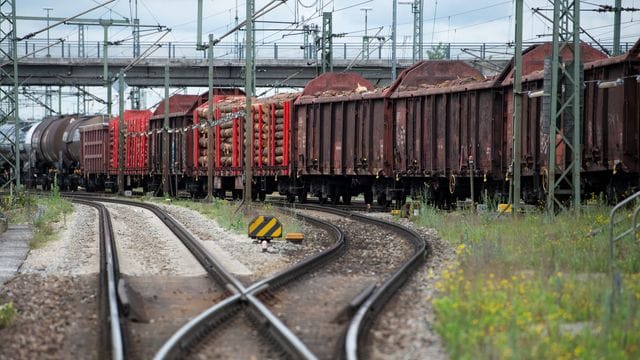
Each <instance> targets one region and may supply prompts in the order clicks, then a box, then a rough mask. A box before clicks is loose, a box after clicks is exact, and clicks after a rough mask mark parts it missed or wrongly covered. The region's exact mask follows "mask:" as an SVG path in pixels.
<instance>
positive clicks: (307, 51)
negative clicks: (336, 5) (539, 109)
mask: <svg viewBox="0 0 640 360" xmlns="http://www.w3.org/2000/svg"><path fill="white" fill-rule="evenodd" d="M47 44H49V45H47ZM533 44H534V43H525V44H524V47H525V48H526V47H527V46H530V45H533ZM152 45H153V44H152V43H146V42H145V43H141V44H140V49H141V52H144V51H145V50H146V49H148V48H149V47H150V46H152ZM603 45H604V46H605V47H607V48H608V49H611V48H612V47H613V44H603ZM2 46H9V42H6V44H5V43H4V42H3V44H2ZM438 46H440V52H441V55H442V56H444V58H445V59H459V60H473V59H485V60H505V59H510V58H511V57H512V56H513V44H511V43H498V42H486V43H443V44H431V43H425V44H424V46H423V49H424V59H427V58H428V51H433V50H434V49H435V48H437V47H438ZM594 46H595V44H594ZM632 46H633V43H629V42H627V43H623V44H621V47H622V50H623V51H626V50H628V49H629V48H631V47H632ZM318 50H319V49H318V48H316V46H315V45H313V44H310V45H306V46H305V45H304V44H300V43H290V42H289V43H288V42H277V43H256V50H255V53H256V59H265V60H266V59H274V60H277V59H283V60H286V59H308V60H309V61H310V62H313V61H315V59H316V58H319V56H320V54H319V53H318ZM332 50H333V58H334V59H336V60H354V59H355V60H356V61H358V60H366V59H372V60H374V59H375V60H390V59H391V52H392V49H391V44H390V43H388V42H382V41H377V40H372V41H371V42H370V43H369V45H368V46H366V45H365V44H363V43H349V42H342V43H334V45H333V49H332ZM108 51H109V53H108V56H109V57H110V58H132V57H133V44H131V43H123V44H119V45H113V44H111V45H109V50H108ZM103 52H104V51H103V43H102V42H101V41H86V42H85V43H84V44H81V43H78V42H77V41H61V40H59V39H50V40H49V43H47V40H46V39H30V40H26V41H21V42H20V43H19V44H18V56H19V57H29V58H42V57H53V58H102V57H103V56H104V54H103ZM149 52H150V54H149V55H148V56H147V57H149V58H157V59H162V58H171V59H173V58H184V59H205V58H206V56H207V52H206V51H198V50H196V48H195V44H194V43H187V42H165V43H160V44H159V45H157V46H156V48H155V49H152V50H150V51H149ZM411 55H412V46H411V44H408V43H401V44H398V45H397V46H396V58H397V59H398V62H405V63H406V62H411V61H412V58H411ZM214 57H215V58H216V59H229V60H242V59H244V57H245V47H244V44H243V43H233V42H221V43H219V44H217V45H216V46H215V47H214Z"/></svg>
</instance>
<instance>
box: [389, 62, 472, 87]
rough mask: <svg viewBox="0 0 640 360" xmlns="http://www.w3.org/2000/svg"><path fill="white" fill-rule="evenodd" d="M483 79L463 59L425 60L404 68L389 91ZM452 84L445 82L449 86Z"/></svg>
mask: <svg viewBox="0 0 640 360" xmlns="http://www.w3.org/2000/svg"><path fill="white" fill-rule="evenodd" d="M467 78H469V79H474V81H480V80H482V79H484V76H483V75H482V73H481V72H480V71H479V70H477V69H475V68H473V67H472V66H470V65H469V64H467V63H465V62H464V61H451V60H425V61H420V62H417V63H415V64H414V65H412V66H411V67H409V68H407V69H405V70H404V71H403V72H402V73H400V75H399V76H398V78H397V79H396V81H395V82H394V83H393V84H391V86H390V87H389V88H390V92H397V91H409V90H418V89H423V88H429V87H433V86H435V85H438V84H443V83H447V82H450V81H453V80H458V79H467ZM450 85H454V84H448V83H447V84H446V85H445V86H447V87H449V86H450Z"/></svg>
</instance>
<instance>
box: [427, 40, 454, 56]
mask: <svg viewBox="0 0 640 360" xmlns="http://www.w3.org/2000/svg"><path fill="white" fill-rule="evenodd" d="M448 53H449V45H445V44H443V43H441V42H440V43H438V45H435V46H432V47H431V50H427V57H428V58H429V60H442V59H448V58H449V57H448V56H447V55H448Z"/></svg>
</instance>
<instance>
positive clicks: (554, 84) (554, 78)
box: [547, 0, 561, 216]
mask: <svg viewBox="0 0 640 360" xmlns="http://www.w3.org/2000/svg"><path fill="white" fill-rule="evenodd" d="M560 8H561V4H560V1H558V0H555V1H554V4H553V47H552V50H551V94H550V96H551V104H550V111H551V117H550V118H549V160H548V163H549V175H548V178H547V182H548V185H547V189H548V193H547V213H548V214H549V215H550V216H554V215H555V205H556V204H555V201H556V195H555V191H556V129H557V127H556V120H557V119H556V115H557V112H558V101H557V99H558V82H559V81H560V79H559V76H558V69H559V67H560V59H559V56H560V40H559V38H560Z"/></svg>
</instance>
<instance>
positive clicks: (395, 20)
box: [391, 0, 398, 82]
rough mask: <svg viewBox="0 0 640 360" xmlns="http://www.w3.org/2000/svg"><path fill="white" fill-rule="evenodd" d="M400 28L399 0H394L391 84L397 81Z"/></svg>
mask: <svg viewBox="0 0 640 360" xmlns="http://www.w3.org/2000/svg"><path fill="white" fill-rule="evenodd" d="M397 26H398V0H393V26H392V27H391V82H393V81H394V80H395V79H396V75H397V71H398V70H397V65H396V45H397V43H396V36H397V34H396V33H397V31H398V29H397Z"/></svg>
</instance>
